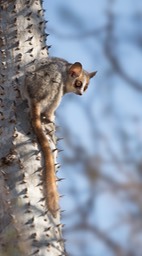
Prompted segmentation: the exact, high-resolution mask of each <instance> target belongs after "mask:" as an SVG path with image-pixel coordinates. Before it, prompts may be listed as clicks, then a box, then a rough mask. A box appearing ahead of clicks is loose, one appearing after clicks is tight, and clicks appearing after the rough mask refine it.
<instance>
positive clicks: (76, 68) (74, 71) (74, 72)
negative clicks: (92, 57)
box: [69, 62, 82, 77]
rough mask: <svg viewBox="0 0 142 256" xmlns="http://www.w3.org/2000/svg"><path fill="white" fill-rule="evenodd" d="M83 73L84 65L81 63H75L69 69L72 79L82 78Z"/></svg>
mask: <svg viewBox="0 0 142 256" xmlns="http://www.w3.org/2000/svg"><path fill="white" fill-rule="evenodd" d="M81 72H82V65H81V63H80V62H75V63H74V64H72V65H71V67H70V68H69V74H70V75H71V76H72V77H78V76H80V74H81Z"/></svg>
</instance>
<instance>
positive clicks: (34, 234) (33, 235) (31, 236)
mask: <svg viewBox="0 0 142 256" xmlns="http://www.w3.org/2000/svg"><path fill="white" fill-rule="evenodd" d="M36 236H37V234H36V233H33V234H31V235H30V236H29V239H33V238H36Z"/></svg>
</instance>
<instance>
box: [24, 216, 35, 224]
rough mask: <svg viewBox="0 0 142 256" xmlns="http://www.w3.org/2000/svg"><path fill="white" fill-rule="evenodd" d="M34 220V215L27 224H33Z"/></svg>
mask: <svg viewBox="0 0 142 256" xmlns="http://www.w3.org/2000/svg"><path fill="white" fill-rule="evenodd" d="M33 222H34V217H32V218H31V219H29V220H28V221H27V222H26V223H25V225H28V224H32V223H33Z"/></svg>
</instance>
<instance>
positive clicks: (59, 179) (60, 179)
mask: <svg viewBox="0 0 142 256" xmlns="http://www.w3.org/2000/svg"><path fill="white" fill-rule="evenodd" d="M62 180H65V178H58V179H57V180H56V181H62Z"/></svg>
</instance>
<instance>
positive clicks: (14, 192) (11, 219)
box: [0, 0, 64, 256]
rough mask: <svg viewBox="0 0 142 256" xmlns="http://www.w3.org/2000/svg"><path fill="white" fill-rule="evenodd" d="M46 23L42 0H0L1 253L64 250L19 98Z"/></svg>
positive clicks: (23, 255) (42, 48) (21, 255)
mask: <svg viewBox="0 0 142 256" xmlns="http://www.w3.org/2000/svg"><path fill="white" fill-rule="evenodd" d="M44 27H45V21H44V17H43V9H42V6H41V1H40V0H34V1H33V0H31V1H30V0H29V1H28V0H15V1H14V0H13V1H12V0H11V1H10V0H1V1H0V256H28V255H29V256H30V255H40V256H46V255H48V256H54V255H55V256H59V255H62V256H63V255H64V245H63V240H62V237H61V224H60V217H59V214H58V218H57V219H54V218H53V217H52V216H51V215H50V213H49V212H48V209H47V208H46V205H45V200H44V179H43V177H44V175H43V173H44V169H43V158H42V154H41V152H40V150H39V147H38V145H37V140H36V138H35V135H34V134H33V131H32V128H31V121H30V118H29V113H28V111H27V110H28V108H27V103H26V102H25V101H23V100H22V98H21V96H22V95H21V94H22V87H23V86H24V75H25V70H26V69H30V70H32V69H34V66H35V63H36V62H40V61H41V59H43V58H47V56H48V54H47V48H46V43H45V40H46V35H45V32H44ZM45 128H47V127H45ZM52 128H53V127H48V129H52ZM50 136H51V147H52V148H53V149H54V148H55V139H54V138H53V135H51V134H50Z"/></svg>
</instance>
